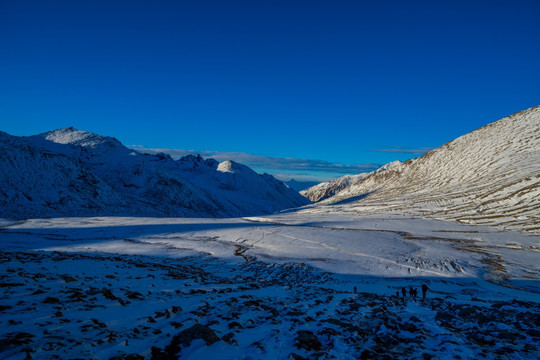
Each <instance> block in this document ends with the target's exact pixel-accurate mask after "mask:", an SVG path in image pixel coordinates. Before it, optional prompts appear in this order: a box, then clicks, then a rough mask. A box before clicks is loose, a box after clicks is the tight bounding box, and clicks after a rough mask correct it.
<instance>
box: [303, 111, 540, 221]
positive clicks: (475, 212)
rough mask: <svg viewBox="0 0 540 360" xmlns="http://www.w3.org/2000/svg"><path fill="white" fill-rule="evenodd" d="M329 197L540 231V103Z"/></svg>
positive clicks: (348, 207) (361, 208)
mask: <svg viewBox="0 0 540 360" xmlns="http://www.w3.org/2000/svg"><path fill="white" fill-rule="evenodd" d="M354 197H361V199H359V200H357V201H346V202H344V200H346V199H351V198H354ZM340 203H341V205H339V204H340ZM322 204H336V205H335V206H337V207H338V208H334V209H333V211H345V212H348V211H353V212H361V213H369V212H372V211H373V210H375V211H379V210H381V209H385V210H395V211H398V212H400V213H409V214H422V215H427V216H429V217H434V218H440V219H445V220H448V219H451V220H456V221H459V222H462V223H471V224H485V225H495V226H499V227H501V228H504V229H513V230H520V231H530V232H540V216H539V213H540V106H537V107H533V108H530V109H528V110H524V111H521V112H518V113H516V114H513V115H511V116H509V117H506V118H504V119H501V120H499V121H496V122H494V123H491V124H489V125H486V126H484V127H482V128H480V129H477V130H475V131H473V132H471V133H469V134H466V135H464V136H461V137H459V138H458V139H456V140H454V141H451V142H449V143H447V144H445V145H443V146H441V147H439V148H437V149H435V150H433V151H430V152H428V153H427V154H425V155H424V156H422V157H420V158H417V159H413V160H409V161H407V162H405V163H403V164H401V165H398V166H394V167H392V168H391V169H388V170H387V171H383V172H378V173H377V172H376V173H372V174H369V175H368V176H366V177H364V178H363V179H362V180H361V181H359V182H357V183H356V184H353V185H352V186H350V187H348V188H346V189H344V190H342V191H341V192H339V193H338V194H336V195H335V196H333V197H332V198H330V199H327V200H325V201H323V202H322ZM310 211H312V210H310ZM319 211H326V210H324V209H319Z"/></svg>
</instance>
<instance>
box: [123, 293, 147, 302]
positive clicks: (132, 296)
mask: <svg viewBox="0 0 540 360" xmlns="http://www.w3.org/2000/svg"><path fill="white" fill-rule="evenodd" d="M126 296H127V298H128V299H131V300H144V295H143V294H141V293H138V292H136V291H127V292H126Z"/></svg>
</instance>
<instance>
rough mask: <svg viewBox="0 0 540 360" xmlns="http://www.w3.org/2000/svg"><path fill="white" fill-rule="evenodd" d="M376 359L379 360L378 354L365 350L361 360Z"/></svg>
mask: <svg viewBox="0 0 540 360" xmlns="http://www.w3.org/2000/svg"><path fill="white" fill-rule="evenodd" d="M376 358H377V354H376V353H374V352H373V351H371V350H364V351H362V353H361V354H360V359H361V360H371V359H376Z"/></svg>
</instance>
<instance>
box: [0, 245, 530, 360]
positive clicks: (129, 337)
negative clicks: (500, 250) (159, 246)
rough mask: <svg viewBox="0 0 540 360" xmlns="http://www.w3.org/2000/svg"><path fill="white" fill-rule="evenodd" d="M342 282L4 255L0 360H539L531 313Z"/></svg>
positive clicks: (239, 268) (288, 273) (115, 259)
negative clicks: (412, 296)
mask: <svg viewBox="0 0 540 360" xmlns="http://www.w3.org/2000/svg"><path fill="white" fill-rule="evenodd" d="M66 279H68V280H66ZM346 281H350V280H344V279H343V278H340V277H338V276H332V275H330V274H328V273H324V272H321V271H319V270H317V269H314V268H311V267H309V266H305V265H303V264H281V265H276V264H267V263H262V262H258V261H255V260H252V261H249V262H241V263H226V262H224V261H220V260H217V259H214V258H211V257H204V256H200V257H195V256H194V257H186V258H181V259H164V258H157V257H150V256H116V255H107V254H69V253H55V252H16V251H12V252H7V251H2V252H0V283H1V284H2V286H0V304H1V306H0V358H21V359H25V358H28V359H55V358H56V359H67V358H85V359H114V360H143V359H147V360H148V359H153V360H164V359H165V360H169V359H178V358H181V359H184V358H188V359H189V358H191V359H197V358H201V357H205V358H206V357H207V356H210V357H212V355H211V354H214V355H213V357H215V358H216V359H218V358H219V359H238V358H254V359H276V358H278V359H337V358H341V359H343V358H347V359H401V358H406V359H422V360H423V359H436V358H440V357H444V356H447V354H449V353H451V354H453V356H454V358H456V359H460V358H461V359H470V358H475V359H481V358H487V359H499V358H500V359H506V358H516V359H536V358H540V331H539V330H538V329H539V328H540V305H539V304H538V303H536V302H530V301H520V300H513V299H502V300H501V299H497V300H492V299H491V298H489V297H486V298H484V299H482V298H480V297H479V295H478V291H475V292H474V293H475V297H474V298H472V297H471V296H470V295H468V294H469V293H470V292H471V288H472V287H473V286H476V285H475V284H471V285H470V286H469V285H467V284H464V283H452V284H451V283H449V282H448V283H444V284H442V283H441V284H442V285H443V286H442V287H447V286H453V287H454V288H455V289H458V290H459V289H460V288H461V289H462V290H461V291H457V293H456V292H454V294H453V295H452V296H449V295H445V294H437V297H434V296H433V297H430V298H428V299H426V300H425V301H422V300H417V301H414V300H412V299H410V298H402V297H398V296H396V295H395V292H396V289H399V288H400V287H401V286H404V284H403V281H404V280H403V279H393V280H389V279H373V278H369V279H367V278H365V279H364V278H358V279H356V280H355V286H358V287H359V289H360V290H363V291H364V292H362V291H360V292H358V293H357V294H354V292H353V291H352V289H353V286H350V284H349V283H347V282H346ZM433 281H435V280H433ZM438 281H441V282H442V281H448V280H438ZM374 282H378V283H380V284H381V283H382V284H384V285H385V286H386V288H387V289H388V291H387V294H385V293H378V294H376V293H373V292H369V291H365V290H367V289H369V288H370V286H372V285H373V284H374ZM406 285H408V284H406ZM432 285H433V286H434V287H435V285H436V283H435V282H433V283H432ZM380 288H384V287H380Z"/></svg>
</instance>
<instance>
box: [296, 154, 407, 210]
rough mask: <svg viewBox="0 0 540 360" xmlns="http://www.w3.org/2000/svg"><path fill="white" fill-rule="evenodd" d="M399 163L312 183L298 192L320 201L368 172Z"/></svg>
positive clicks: (394, 162) (388, 167)
mask: <svg viewBox="0 0 540 360" xmlns="http://www.w3.org/2000/svg"><path fill="white" fill-rule="evenodd" d="M400 164H401V162H400V161H398V160H396V161H393V162H391V163H388V164H386V165H384V166H382V167H381V168H379V169H377V170H375V171H373V172H369V173H361V174H357V175H345V176H342V177H339V178H337V179H334V180H331V181H327V182H323V183H320V184H317V185H314V186H312V187H310V188H309V189H306V190H304V191H301V192H300V194H302V195H304V196H305V197H307V198H308V199H309V200H311V201H313V202H316V201H322V200H325V199H327V198H330V197H332V196H334V195H336V194H337V193H339V192H340V191H342V190H344V189H346V188H348V187H349V186H351V185H354V184H356V183H358V182H359V181H360V180H362V179H363V178H365V177H366V176H368V175H370V174H373V173H379V172H381V171H385V170H387V169H391V168H393V167H394V166H399V165H400Z"/></svg>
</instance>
